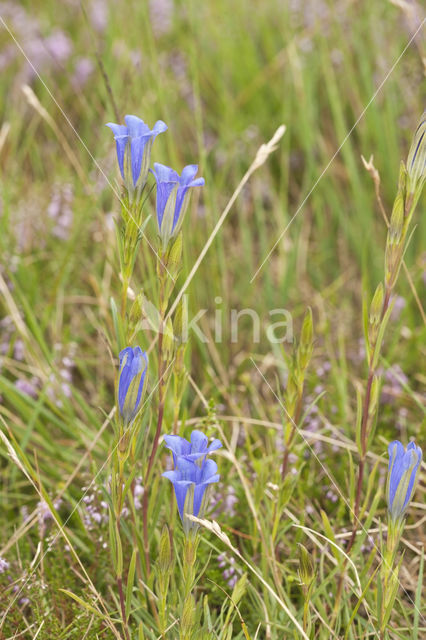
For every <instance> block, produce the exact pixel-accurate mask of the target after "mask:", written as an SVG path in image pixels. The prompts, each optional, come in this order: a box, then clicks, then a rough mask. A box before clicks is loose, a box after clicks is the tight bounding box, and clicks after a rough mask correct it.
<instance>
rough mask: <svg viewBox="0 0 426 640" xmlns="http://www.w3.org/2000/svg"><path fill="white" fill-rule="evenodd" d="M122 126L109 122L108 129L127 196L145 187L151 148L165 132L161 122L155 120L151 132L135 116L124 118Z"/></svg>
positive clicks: (163, 124)
mask: <svg viewBox="0 0 426 640" xmlns="http://www.w3.org/2000/svg"><path fill="white" fill-rule="evenodd" d="M124 122H125V123H126V124H125V125H124V124H114V123H113V122H109V123H108V124H107V125H106V126H107V127H109V128H110V129H111V130H112V132H113V134H114V138H115V142H116V145H117V160H118V166H119V167H120V172H121V175H122V177H123V180H124V183H125V185H126V187H127V190H128V192H129V194H133V192H134V191H135V190H136V189H138V190H139V191H140V190H141V189H142V187H143V186H144V185H145V182H146V179H147V176H148V170H149V163H150V161H151V147H152V144H153V142H154V140H155V138H156V137H157V136H158V134H159V133H163V131H166V130H167V125H166V124H165V123H164V122H163V121H162V120H157V122H156V123H155V125H154V126H153V128H152V130H151V129H150V128H149V127H148V125H147V124H145V122H144V121H143V120H141V119H140V118H138V117H136V116H129V115H127V116H124Z"/></svg>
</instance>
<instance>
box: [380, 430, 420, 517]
mask: <svg viewBox="0 0 426 640" xmlns="http://www.w3.org/2000/svg"><path fill="white" fill-rule="evenodd" d="M388 452H389V468H388V481H387V501H388V510H389V513H390V516H391V518H392V520H394V521H395V520H400V519H402V518H403V516H404V513H405V510H406V509H407V507H408V505H409V503H410V500H411V498H412V497H413V493H414V489H415V485H416V480H417V474H418V470H419V467H420V462H421V460H422V450H421V449H420V447H417V446H416V444H415V443H414V442H410V443H409V444H408V446H407V449H404V447H403V445H402V444H401V443H400V442H399V441H398V440H394V441H393V442H391V443H390V445H389V447H388Z"/></svg>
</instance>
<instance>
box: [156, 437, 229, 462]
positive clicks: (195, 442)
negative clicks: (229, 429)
mask: <svg viewBox="0 0 426 640" xmlns="http://www.w3.org/2000/svg"><path fill="white" fill-rule="evenodd" d="M164 440H165V442H166V447H167V448H168V449H170V451H171V452H172V454H173V462H174V464H175V466H176V464H177V460H178V457H181V458H185V460H192V461H193V462H195V461H196V460H198V459H199V458H202V457H205V456H206V455H208V454H209V453H212V452H213V451H216V449H220V448H221V446H222V443H221V441H220V440H218V439H217V438H215V439H214V440H213V442H211V444H210V445H209V444H208V442H209V441H208V438H207V436H206V435H204V433H202V432H201V431H197V430H195V431H193V432H192V433H191V441H190V442H188V440H185V438H182V437H181V436H164Z"/></svg>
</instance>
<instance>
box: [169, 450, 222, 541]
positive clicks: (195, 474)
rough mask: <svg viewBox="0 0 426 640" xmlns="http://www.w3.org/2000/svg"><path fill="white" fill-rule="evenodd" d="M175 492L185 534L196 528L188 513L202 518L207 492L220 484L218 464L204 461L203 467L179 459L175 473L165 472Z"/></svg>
mask: <svg viewBox="0 0 426 640" xmlns="http://www.w3.org/2000/svg"><path fill="white" fill-rule="evenodd" d="M163 476H164V477H165V478H168V479H169V480H170V482H171V483H172V485H173V488H174V490H175V496H176V502H177V506H178V509H179V515H180V517H181V520H182V524H183V528H184V531H185V533H188V531H189V530H190V529H194V528H195V527H196V525H195V523H194V522H192V521H191V520H189V519H188V518H186V517H185V514H186V513H189V514H191V515H194V516H197V517H202V516H203V513H204V509H205V504H204V503H205V501H204V503H203V498H204V497H205V492H206V489H207V487H208V486H209V485H210V484H212V483H213V482H218V481H219V479H220V475H219V474H218V473H217V464H216V462H214V460H206V459H204V460H203V462H202V464H201V466H199V465H198V464H196V463H195V462H193V461H192V460H186V459H185V458H178V460H177V468H176V469H175V470H174V471H165V472H164V473H163Z"/></svg>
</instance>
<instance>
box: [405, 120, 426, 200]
mask: <svg viewBox="0 0 426 640" xmlns="http://www.w3.org/2000/svg"><path fill="white" fill-rule="evenodd" d="M425 177H426V111H424V112H423V115H422V117H421V119H420V122H419V124H418V126H417V129H416V131H415V133H414V137H413V142H412V143H411V147H410V151H409V152H408V158H407V192H408V193H409V194H414V193H415V192H416V191H417V190H420V189H422V187H423V183H424V181H425Z"/></svg>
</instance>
